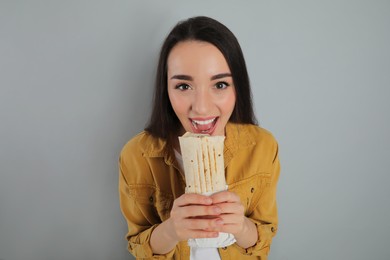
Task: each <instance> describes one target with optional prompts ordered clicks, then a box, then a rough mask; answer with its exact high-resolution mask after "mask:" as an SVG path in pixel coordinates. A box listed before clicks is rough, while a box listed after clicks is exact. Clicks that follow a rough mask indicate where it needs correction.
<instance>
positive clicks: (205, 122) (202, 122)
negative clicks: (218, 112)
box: [192, 118, 215, 125]
mask: <svg viewBox="0 0 390 260" xmlns="http://www.w3.org/2000/svg"><path fill="white" fill-rule="evenodd" d="M214 120H215V118H213V119H209V120H204V121H198V120H192V122H194V123H196V124H198V125H207V124H210V123H211V122H213V121H214Z"/></svg>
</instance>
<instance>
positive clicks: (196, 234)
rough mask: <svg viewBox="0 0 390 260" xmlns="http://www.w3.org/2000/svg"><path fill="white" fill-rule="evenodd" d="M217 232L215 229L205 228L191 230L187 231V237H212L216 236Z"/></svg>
mask: <svg viewBox="0 0 390 260" xmlns="http://www.w3.org/2000/svg"><path fill="white" fill-rule="evenodd" d="M218 235H219V232H217V231H206V230H192V231H189V232H188V235H187V239H190V238H213V237H218Z"/></svg>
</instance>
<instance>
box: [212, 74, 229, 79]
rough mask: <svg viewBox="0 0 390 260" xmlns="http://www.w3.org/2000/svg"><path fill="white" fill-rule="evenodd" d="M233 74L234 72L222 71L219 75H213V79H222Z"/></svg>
mask: <svg viewBox="0 0 390 260" xmlns="http://www.w3.org/2000/svg"><path fill="white" fill-rule="evenodd" d="M231 76H232V74H230V73H221V74H217V75H214V76H212V77H211V80H216V79H222V78H226V77H231Z"/></svg>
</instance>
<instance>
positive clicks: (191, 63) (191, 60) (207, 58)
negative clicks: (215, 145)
mask: <svg viewBox="0 0 390 260" xmlns="http://www.w3.org/2000/svg"><path fill="white" fill-rule="evenodd" d="M167 65H168V73H167V80H168V96H169V100H170V102H171V104H172V107H173V110H174V111H175V113H176V115H177V117H178V118H179V120H180V122H181V124H182V127H183V129H182V132H181V134H183V133H184V132H192V133H202V134H209V135H225V126H226V123H227V122H228V121H229V118H230V116H231V114H232V112H233V109H234V105H235V102H236V93H235V88H234V85H233V78H232V75H231V72H230V69H229V66H228V64H227V62H226V60H225V57H224V56H223V54H222V53H221V52H220V51H219V50H218V48H217V47H215V46H214V45H212V44H210V43H208V42H201V41H184V42H179V43H178V44H176V46H175V47H173V49H172V50H171V52H170V54H169V56H168V60H167Z"/></svg>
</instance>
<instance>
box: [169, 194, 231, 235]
mask: <svg viewBox="0 0 390 260" xmlns="http://www.w3.org/2000/svg"><path fill="white" fill-rule="evenodd" d="M220 214H221V209H220V208H219V207H218V206H216V205H212V199H211V198H209V197H208V196H204V195H200V194H193V193H192V194H191V193H187V194H183V195H182V196H180V197H179V198H177V199H176V200H175V201H174V202H173V207H172V210H171V214H170V218H169V219H168V220H167V224H169V226H170V228H169V229H168V230H169V231H168V232H169V233H170V236H171V237H172V238H173V239H174V240H176V241H178V242H179V241H184V240H188V239H189V238H211V237H217V236H218V231H219V230H220V228H221V227H222V225H223V221H222V219H221V218H219V217H218V216H219V215H220Z"/></svg>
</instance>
